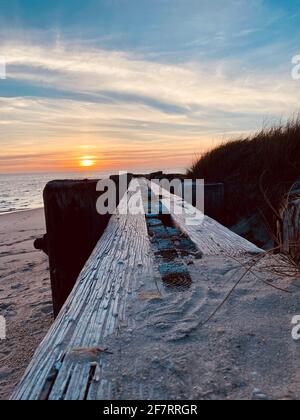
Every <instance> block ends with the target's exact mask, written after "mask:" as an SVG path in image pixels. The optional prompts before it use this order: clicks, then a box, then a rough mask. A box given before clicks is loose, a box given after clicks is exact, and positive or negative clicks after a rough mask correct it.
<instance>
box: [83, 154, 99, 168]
mask: <svg viewBox="0 0 300 420" xmlns="http://www.w3.org/2000/svg"><path fill="white" fill-rule="evenodd" d="M79 164H80V166H81V167H82V168H91V167H92V166H95V164H96V161H95V160H94V159H93V158H92V157H88V156H85V157H82V158H80V161H79Z"/></svg>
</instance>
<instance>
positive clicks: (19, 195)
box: [0, 172, 110, 214]
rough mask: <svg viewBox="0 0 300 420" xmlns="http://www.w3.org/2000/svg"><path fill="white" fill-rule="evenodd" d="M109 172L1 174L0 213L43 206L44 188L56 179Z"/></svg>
mask: <svg viewBox="0 0 300 420" xmlns="http://www.w3.org/2000/svg"><path fill="white" fill-rule="evenodd" d="M109 175H110V174H109V173H99V172H98V173H94V172H90V173H82V172H81V173H51V174H46V173H45V174H9V175H3V174H0V214H3V213H10V212H15V211H22V210H30V209H36V208H39V207H43V205H44V204H43V190H44V188H45V185H46V184H47V182H49V181H52V180H54V179H83V178H104V177H107V176H109Z"/></svg>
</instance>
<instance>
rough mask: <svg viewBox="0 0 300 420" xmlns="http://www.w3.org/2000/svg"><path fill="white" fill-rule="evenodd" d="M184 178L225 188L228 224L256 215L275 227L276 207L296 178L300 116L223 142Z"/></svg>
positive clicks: (298, 175) (299, 172) (299, 175)
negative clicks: (221, 183)
mask: <svg viewBox="0 0 300 420" xmlns="http://www.w3.org/2000/svg"><path fill="white" fill-rule="evenodd" d="M188 176H189V177H193V178H201V179H205V181H206V182H223V183H224V184H225V187H226V191H227V199H226V208H225V209H224V211H226V212H227V214H228V224H234V223H236V222H237V221H238V220H239V218H243V217H249V216H251V215H252V214H253V213H254V212H255V211H259V212H260V213H261V214H262V217H263V218H264V219H265V220H266V221H267V223H268V224H269V229H273V228H274V226H275V224H274V223H276V221H275V220H274V219H276V218H279V216H280V215H279V214H278V212H279V207H280V204H281V203H282V201H283V200H284V197H285V195H286V194H287V193H288V191H289V190H290V188H291V186H292V185H293V184H294V183H295V182H297V181H299V180H300V117H299V116H298V117H297V118H293V119H291V120H290V121H289V122H287V123H286V124H281V125H278V126H275V127H271V128H267V129H263V130H261V131H260V132H257V133H255V134H254V135H252V136H249V137H246V138H239V139H236V140H231V141H227V142H225V143H223V144H221V145H220V146H219V147H217V148H215V149H213V150H211V151H209V152H207V153H206V154H204V155H203V156H202V157H201V158H200V159H199V160H197V161H196V162H195V163H194V164H193V166H192V167H191V169H190V170H189V171H188Z"/></svg>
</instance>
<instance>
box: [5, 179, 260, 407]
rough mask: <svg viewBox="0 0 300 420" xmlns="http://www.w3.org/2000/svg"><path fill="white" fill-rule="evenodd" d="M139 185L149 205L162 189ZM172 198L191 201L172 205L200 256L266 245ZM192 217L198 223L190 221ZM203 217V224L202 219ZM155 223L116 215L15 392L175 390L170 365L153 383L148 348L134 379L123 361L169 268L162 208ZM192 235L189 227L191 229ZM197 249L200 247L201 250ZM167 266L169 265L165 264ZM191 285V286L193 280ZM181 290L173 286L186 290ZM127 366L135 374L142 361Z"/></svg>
mask: <svg viewBox="0 0 300 420" xmlns="http://www.w3.org/2000/svg"><path fill="white" fill-rule="evenodd" d="M133 182H136V181H135V180H134V181H133ZM131 185H132V184H131ZM139 185H140V192H139V195H138V196H139V200H140V202H141V205H142V206H144V207H147V203H146V198H147V197H148V196H149V194H152V193H153V194H154V195H155V194H156V191H155V188H154V187H153V189H152V192H151V191H150V189H151V188H150V186H149V183H148V181H146V180H143V179H141V180H140V181H139ZM165 194H166V193H163V196H162V197H161V192H159V194H158V195H157V201H158V205H159V206H161V205H166V206H167V205H168V203H167V201H168V200H166V195H165ZM132 196H133V193H131V192H129V194H128V198H127V199H126V200H122V201H121V203H120V205H119V213H120V210H121V209H124V207H126V206H127V204H128V206H129V210H130V208H131V206H132V205H133V201H132V200H131V198H132ZM171 201H172V202H173V204H172V205H174V204H178V205H181V206H183V207H184V209H185V212H184V213H185V214H184V215H182V216H178V215H176V214H173V213H172V209H171V208H170V213H171V216H170V218H171V219H170V221H171V222H172V221H174V222H175V224H176V225H177V226H178V227H179V228H180V231H181V232H185V234H186V235H188V236H189V237H190V238H191V239H192V241H193V243H194V245H195V247H196V249H198V251H199V252H198V254H200V256H201V255H219V254H220V253H222V252H224V253H226V252H228V253H229V254H231V255H245V254H246V253H258V252H261V250H259V249H258V248H256V247H255V246H254V245H252V244H250V243H249V242H247V241H245V240H243V239H242V238H239V237H238V236H237V235H235V234H233V233H232V232H230V231H229V230H228V229H226V228H224V227H222V226H221V225H219V224H218V223H216V222H214V221H213V220H212V219H209V218H208V217H205V218H204V219H203V215H202V214H201V212H199V211H197V210H196V211H195V209H194V208H193V207H192V206H190V205H188V204H186V203H184V202H182V200H181V201H180V200H178V198H177V197H175V196H172V195H171ZM135 204H136V203H135ZM191 217H192V218H193V221H194V225H191V224H190V218H191ZM166 218H167V216H166ZM153 220H154V221H153ZM155 220H156V221H155ZM162 220H163V221H164V218H162ZM197 222H200V227H199V226H198V227H197V226H196V223H197ZM147 223H148V227H147ZM147 223H146V218H145V215H144V214H136V215H132V214H118V212H117V213H116V214H114V215H113V216H112V217H111V219H110V221H109V223H108V226H107V228H106V229H105V231H104V233H103V235H102V237H101V239H100V240H99V242H98V243H97V245H96V247H95V249H94V251H93V253H92V255H91V256H90V258H89V260H88V261H87V263H86V265H85V267H84V268H83V270H82V272H81V273H80V275H79V278H78V280H77V282H76V285H75V287H74V289H73V291H72V292H71V294H70V296H69V298H68V299H67V301H66V303H65V304H64V306H63V308H62V310H61V312H60V314H59V316H58V317H57V319H56V321H55V323H54V324H53V326H52V328H51V330H50V331H49V333H48V334H47V336H46V338H45V339H44V341H43V343H42V344H41V346H40V347H39V348H38V350H37V352H36V353H35V355H34V357H33V359H32V362H31V363H30V366H29V367H28V369H27V371H26V373H25V375H24V377H23V379H22V381H21V382H20V384H19V386H18V387H17V388H16V390H15V392H14V394H13V396H12V399H14V400H62V399H65V400H84V399H93V400H96V399H98V400H99V399H115V398H129V399H137V398H152V397H155V398H159V397H161V398H166V397H168V396H169V390H168V382H166V383H165V384H164V386H163V388H162V387H161V380H162V378H161V376H162V375H164V372H165V371H161V372H160V374H159V375H158V376H157V378H156V379H155V380H154V382H151V383H150V382H149V383H147V379H146V377H147V372H150V370H151V369H152V367H151V366H152V365H151V363H152V362H151V361H150V359H149V358H147V356H146V355H145V359H144V361H143V363H144V367H143V371H144V372H145V374H144V376H145V377H144V378H141V377H139V376H138V377H135V376H134V380H133V382H128V381H126V379H125V376H126V375H125V373H124V368H123V370H122V367H121V365H120V363H121V360H123V358H122V357H121V354H122V351H125V348H129V352H130V354H131V357H132V355H134V354H135V353H136V351H137V348H136V347H134V344H132V345H131V343H134V341H133V339H132V338H130V337H131V335H130V334H132V333H133V332H134V331H137V335H136V337H139V333H138V328H139V322H140V321H139V317H140V316H141V314H142V313H143V310H144V308H145V307H146V305H147V302H148V301H149V300H154V301H155V300H158V301H159V300H160V299H161V297H162V295H161V292H160V289H161V278H162V276H163V275H168V273H166V272H163V271H162V270H159V268H161V267H162V264H159V263H158V261H160V260H161V259H162V260H163V258H166V256H167V258H169V256H168V254H167V253H168V252H169V251H170V249H168V247H167V246H166V247H160V245H161V244H163V245H165V244H166V243H167V242H162V243H160V242H158V243H156V245H158V247H160V248H159V249H160V250H159V252H157V251H155V250H154V249H153V243H151V241H150V236H149V231H148V229H149V226H150V227H155V228H157V227H159V226H161V225H160V220H159V219H157V216H155V215H154V218H153V219H152V214H150V215H148V216H147ZM170 225H171V223H170V224H168V223H166V227H165V231H166V232H172V230H174V229H175V228H173V227H172V225H171V226H170ZM174 226H175V225H174ZM171 234H172V233H171ZM185 234H184V233H182V235H184V236H185ZM183 238H184V237H183ZM167 240H168V238H166V241H167ZM152 241H153V238H152ZM179 245H180V244H179ZM171 251H173V252H177V251H176V250H175V251H174V250H171ZM193 253H194V254H197V252H196V253H195V251H194V250H193ZM163 256H164V257H163ZM196 258H199V256H197V257H196ZM184 261H185V260H184ZM187 264H188V263H186V262H184V263H183V264H182V265H185V268H184V269H185V270H186V271H185V273H186V272H187V271H188V265H187ZM165 266H166V265H165V264H163V267H164V268H165ZM180 267H181V266H180ZM180 267H179V269H180ZM181 271H182V270H181V269H180V272H181ZM186 287H190V283H189V282H187V283H186ZM176 290H177V289H175V291H174V292H172V293H175V294H177V293H181V292H180V291H178V292H177V291H176ZM172 296H173V295H172ZM180 296H181V295H180ZM182 296H185V295H182ZM187 298H188V297H187ZM179 299H180V300H179V301H178V300H176V302H177V303H176V302H175V303H174V305H175V306H174V307H173V308H172V307H170V308H169V310H170V311H171V312H172V311H176V308H177V306H178V305H179V303H178V302H180V304H184V297H182V298H180V297H179ZM191 310H193V308H191ZM137 314H140V315H139V316H137ZM183 326H184V325H183ZM183 326H182V327H183ZM193 328H194V327H193ZM146 331H147V330H146ZM148 334H150V332H148ZM145 340H146V337H145ZM157 340H159V338H158V337H157ZM157 343H159V341H157ZM149 350H151V349H148V351H149ZM162 357H163V355H162ZM162 363H163V361H162ZM126 368H127V369H128V371H130V372H133V375H134V370H135V367H134V364H132V365H129V366H127V367H126ZM166 372H168V370H167V371H166ZM112 376H113V378H112ZM171 379H172V381H173V382H174V380H178V378H176V377H175V379H174V377H172V378H171ZM155 381H156V382H155ZM170 384H171V382H170ZM191 386H192V384H191ZM159 389H160V391H159ZM161 389H162V390H161Z"/></svg>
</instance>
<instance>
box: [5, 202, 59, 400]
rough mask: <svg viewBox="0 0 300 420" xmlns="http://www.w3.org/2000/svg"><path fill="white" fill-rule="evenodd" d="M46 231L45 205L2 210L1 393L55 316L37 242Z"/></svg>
mask: <svg viewBox="0 0 300 420" xmlns="http://www.w3.org/2000/svg"><path fill="white" fill-rule="evenodd" d="M44 233H45V220H44V211H43V209H38V210H30V211H24V212H19V213H13V214H6V215H2V216H0V315H1V316H4V317H5V318H6V323H7V339H6V340H4V341H0V399H1V400H3V399H8V398H9V396H10V394H11V392H12V390H13V388H14V386H15V385H16V383H18V381H19V380H20V378H21V376H22V375H23V373H24V370H25V369H26V367H27V365H28V363H29V361H30V359H31V357H32V355H33V353H34V351H35V349H36V347H37V346H38V345H39V344H40V342H41V341H42V339H43V338H44V336H45V334H46V333H47V331H48V329H49V327H50V325H51V323H52V321H53V316H52V301H51V288H50V277H49V270H48V258H47V256H46V255H45V254H43V253H42V252H40V251H36V250H35V249H34V247H33V241H34V239H35V238H37V237H38V236H40V235H42V234H44Z"/></svg>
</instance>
